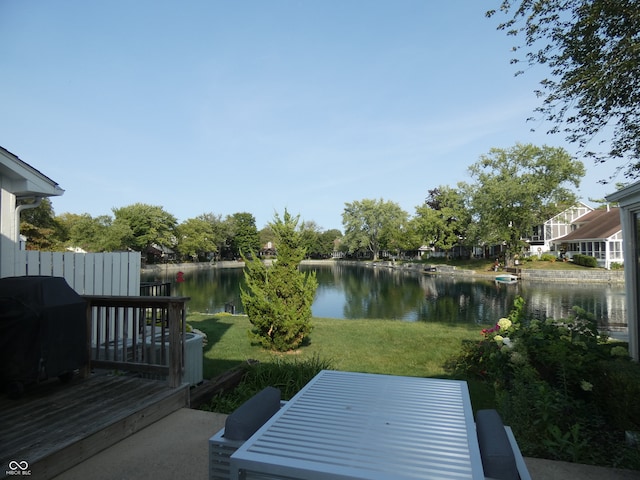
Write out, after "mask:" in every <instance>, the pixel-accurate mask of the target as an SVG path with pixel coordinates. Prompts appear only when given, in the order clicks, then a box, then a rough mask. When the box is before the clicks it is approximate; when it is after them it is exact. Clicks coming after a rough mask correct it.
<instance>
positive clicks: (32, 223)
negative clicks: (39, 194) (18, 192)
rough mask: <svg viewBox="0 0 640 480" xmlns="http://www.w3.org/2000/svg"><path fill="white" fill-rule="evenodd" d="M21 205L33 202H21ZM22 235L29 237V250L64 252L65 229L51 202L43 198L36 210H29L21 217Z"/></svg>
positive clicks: (23, 212) (24, 211) (27, 245)
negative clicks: (57, 217) (63, 238)
mask: <svg viewBox="0 0 640 480" xmlns="http://www.w3.org/2000/svg"><path fill="white" fill-rule="evenodd" d="M20 204H21V205H30V204H32V205H33V202H32V201H30V200H28V201H21V202H20ZM20 233H22V234H23V235H24V236H25V237H27V244H26V248H27V250H44V251H56V250H62V249H63V244H62V242H61V239H62V237H63V236H64V228H63V227H62V226H61V225H60V223H59V222H58V221H57V220H56V218H55V215H54V212H53V206H52V204H51V200H49V199H48V198H43V199H42V201H41V202H40V204H39V205H38V206H37V207H35V208H27V209H25V210H23V211H22V213H21V215H20Z"/></svg>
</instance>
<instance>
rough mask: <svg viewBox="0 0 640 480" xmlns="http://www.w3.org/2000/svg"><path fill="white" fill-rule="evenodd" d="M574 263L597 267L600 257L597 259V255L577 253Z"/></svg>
mask: <svg viewBox="0 0 640 480" xmlns="http://www.w3.org/2000/svg"><path fill="white" fill-rule="evenodd" d="M573 263H575V264H576V265H582V266H583V267H597V266H598V259H596V257H590V256H589V255H581V254H579V253H577V254H575V255H574V256H573Z"/></svg>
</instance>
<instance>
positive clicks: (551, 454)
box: [451, 297, 640, 469]
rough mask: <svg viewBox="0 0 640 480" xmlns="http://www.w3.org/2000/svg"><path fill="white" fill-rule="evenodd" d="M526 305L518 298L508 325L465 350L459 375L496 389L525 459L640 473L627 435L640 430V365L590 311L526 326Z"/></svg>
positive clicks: (457, 363) (638, 456)
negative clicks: (602, 332) (602, 329)
mask: <svg viewBox="0 0 640 480" xmlns="http://www.w3.org/2000/svg"><path fill="white" fill-rule="evenodd" d="M523 305H524V303H523V301H522V299H521V298H519V297H518V298H517V299H516V304H515V305H514V309H513V310H512V312H511V314H510V316H509V317H508V318H503V319H500V320H499V321H498V322H497V324H496V325H495V326H494V327H493V328H488V329H483V330H482V334H483V337H484V338H483V339H482V340H481V341H478V342H474V343H471V342H469V343H466V344H464V345H463V349H462V352H461V353H460V354H459V355H458V356H457V357H456V358H454V359H453V361H452V362H451V365H452V366H453V368H454V370H455V371H456V373H457V374H458V375H464V374H465V373H466V375H467V376H473V377H478V376H479V377H480V378H483V379H484V380H485V381H486V382H488V383H489V384H491V385H493V387H494V389H495V392H496V404H497V406H498V409H499V411H500V413H501V415H502V417H503V420H504V421H505V423H506V424H508V425H511V427H512V428H513V430H514V433H515V435H516V438H517V439H518V443H519V445H520V447H521V449H522V451H523V452H524V454H525V455H529V456H537V457H543V458H554V459H558V460H566V461H573V462H581V463H595V464H599V465H612V466H620V465H625V466H626V467H627V468H633V469H637V468H640V451H638V450H637V449H632V448H629V447H628V446H626V445H625V444H624V430H636V431H637V430H638V429H640V404H638V402H637V398H638V397H639V396H640V366H639V365H638V364H637V363H635V362H631V361H630V360H629V356H628V352H627V351H626V349H625V348H624V347H623V346H622V345H621V344H619V343H612V342H609V341H608V338H607V337H606V336H605V335H599V333H598V331H597V328H596V322H595V320H594V317H593V315H590V314H588V313H587V312H585V311H584V310H583V309H581V308H578V307H574V308H573V312H572V315H571V317H570V318H568V319H564V320H552V319H548V320H538V319H530V320H526V319H523V318H522V313H523V311H524V310H523V308H522V306H523Z"/></svg>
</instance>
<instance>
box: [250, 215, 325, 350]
mask: <svg viewBox="0 0 640 480" xmlns="http://www.w3.org/2000/svg"><path fill="white" fill-rule="evenodd" d="M298 219H299V217H293V216H292V215H291V214H289V212H288V211H287V210H285V211H284V215H283V217H282V218H280V217H279V216H278V215H277V214H276V216H275V218H274V221H273V222H272V223H271V224H270V227H271V229H272V230H273V233H274V235H275V246H276V249H277V252H278V255H277V259H276V261H275V262H274V263H273V265H272V266H270V267H269V266H266V265H265V264H264V263H263V262H262V261H261V260H260V259H259V258H257V256H254V257H253V258H252V259H248V258H245V262H246V266H245V280H246V284H247V287H246V289H244V288H242V289H241V293H240V297H241V300H242V304H243V305H244V308H245V311H246V312H247V316H248V317H249V321H250V322H251V323H252V324H253V329H252V330H251V331H250V332H249V333H250V338H251V339H252V340H254V341H257V342H259V343H260V344H262V345H263V346H264V347H266V348H269V349H272V350H277V351H287V350H293V349H295V348H298V347H299V346H300V345H301V344H302V342H303V341H304V339H305V338H306V337H307V336H308V335H309V333H310V332H311V329H312V325H311V305H312V304H313V300H314V298H315V293H316V289H317V287H318V283H317V280H316V277H315V273H303V272H301V271H300V270H299V268H298V266H299V265H300V262H301V261H302V259H303V258H304V256H305V249H304V247H303V246H302V238H301V232H300V230H299V229H297V225H298Z"/></svg>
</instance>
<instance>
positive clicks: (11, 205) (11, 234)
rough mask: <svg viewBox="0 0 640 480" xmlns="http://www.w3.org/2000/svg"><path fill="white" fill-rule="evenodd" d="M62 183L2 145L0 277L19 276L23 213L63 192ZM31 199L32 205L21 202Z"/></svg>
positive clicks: (0, 160)
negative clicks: (17, 270) (21, 217)
mask: <svg viewBox="0 0 640 480" xmlns="http://www.w3.org/2000/svg"><path fill="white" fill-rule="evenodd" d="M63 193H64V190H63V189H62V188H60V186H59V185H58V184H57V183H56V182H54V181H53V180H51V179H50V178H49V177H47V176H46V175H44V174H43V173H42V172H40V171H38V170H36V169H35V168H33V167H32V166H31V165H29V164H27V163H25V162H23V161H22V160H20V159H19V158H18V157H17V156H16V155H14V154H13V153H11V152H9V151H8V150H6V149H4V148H2V147H0V277H9V276H14V275H16V273H17V272H16V255H17V253H18V252H19V251H20V213H21V212H22V211H23V210H25V209H27V208H34V207H37V206H38V205H40V202H41V201H42V199H43V198H46V197H55V196H58V195H62V194H63ZM22 200H29V201H31V202H32V203H30V204H21V201H22Z"/></svg>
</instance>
